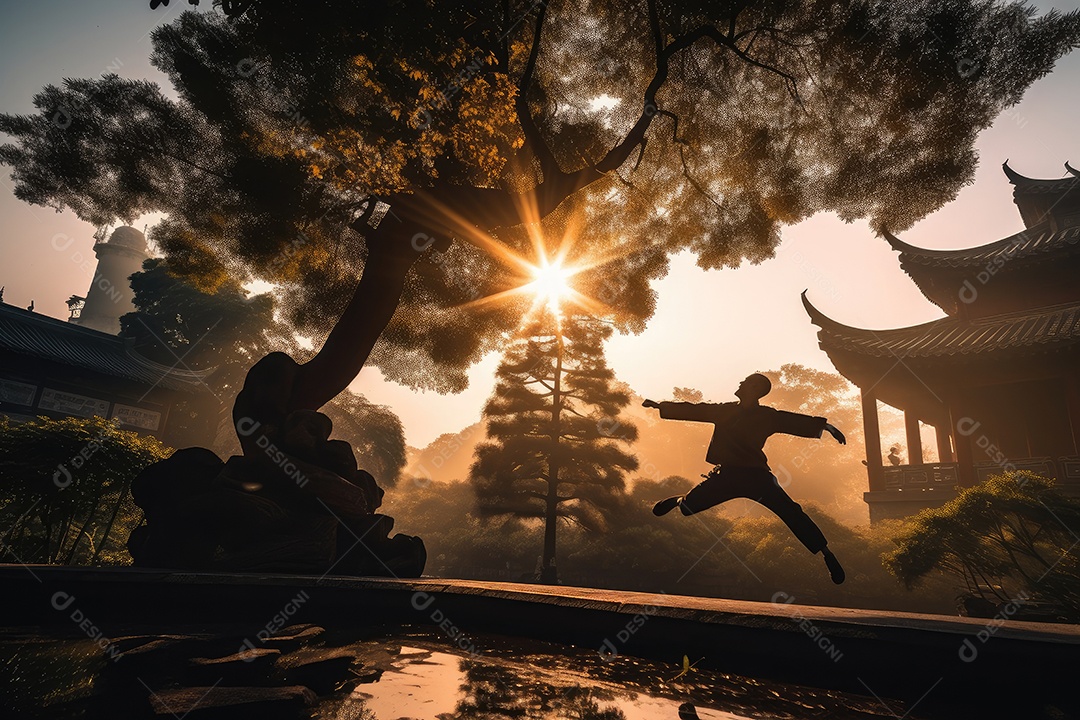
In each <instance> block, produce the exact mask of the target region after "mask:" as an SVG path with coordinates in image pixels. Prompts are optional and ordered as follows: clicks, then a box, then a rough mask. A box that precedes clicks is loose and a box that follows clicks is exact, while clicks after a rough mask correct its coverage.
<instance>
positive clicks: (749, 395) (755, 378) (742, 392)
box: [735, 373, 772, 400]
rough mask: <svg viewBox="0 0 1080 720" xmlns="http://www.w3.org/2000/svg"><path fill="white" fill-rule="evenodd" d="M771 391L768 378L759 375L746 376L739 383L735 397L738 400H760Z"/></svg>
mask: <svg viewBox="0 0 1080 720" xmlns="http://www.w3.org/2000/svg"><path fill="white" fill-rule="evenodd" d="M770 390H772V383H771V382H770V381H769V378H767V377H765V376H764V375H762V374H761V373H754V374H752V375H747V376H746V379H745V380H743V381H742V382H741V383H739V389H738V390H736V391H735V397H737V398H739V399H740V400H760V399H761V398H763V397H765V396H766V395H768V394H769V391H770Z"/></svg>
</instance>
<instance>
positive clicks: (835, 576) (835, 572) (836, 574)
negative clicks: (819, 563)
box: [821, 548, 847, 585]
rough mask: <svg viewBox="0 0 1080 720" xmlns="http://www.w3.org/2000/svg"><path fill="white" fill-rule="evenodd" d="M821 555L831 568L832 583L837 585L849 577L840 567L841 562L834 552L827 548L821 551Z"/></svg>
mask: <svg viewBox="0 0 1080 720" xmlns="http://www.w3.org/2000/svg"><path fill="white" fill-rule="evenodd" d="M821 554H822V555H823V556H824V557H825V566H826V567H827V568H829V575H830V576H831V577H832V581H833V582H834V583H836V584H837V585H839V584H840V583H842V582H844V578H846V577H847V576H846V575H845V574H844V568H843V566H841V565H840V561H839V560H837V559H836V556H835V555H833V554H832V550H830V549H829V548H825V549H823V550H822V551H821Z"/></svg>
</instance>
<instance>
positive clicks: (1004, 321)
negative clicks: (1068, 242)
mask: <svg viewBox="0 0 1080 720" xmlns="http://www.w3.org/2000/svg"><path fill="white" fill-rule="evenodd" d="M802 300H803V307H804V308H805V309H806V312H807V314H808V315H809V316H810V320H811V322H813V323H814V324H815V325H817V326H818V327H820V328H821V331H820V332H819V333H818V340H819V341H820V344H821V348H822V349H823V350H825V351H826V352H827V353H828V354H829V355H830V357H832V355H833V353H836V352H844V353H854V354H857V355H860V356H864V357H878V358H883V357H884V358H905V359H907V358H911V359H915V358H942V357H944V358H951V357H957V356H971V355H984V356H985V355H991V354H995V353H1000V352H1010V351H1015V350H1023V349H1025V348H1029V349H1036V348H1037V349H1040V350H1052V349H1056V348H1061V347H1069V346H1076V345H1080V303H1068V304H1065V305H1058V306H1054V307H1048V308H1042V309H1040V310H1037V311H1027V312H1017V313H1008V314H1004V315H996V316H993V317H988V318H980V319H978V320H963V319H959V318H951V317H945V318H941V319H938V320H931V321H930V322H926V323H921V324H919V325H912V326H909V327H903V328H895V329H891V330H867V329H864V328H855V327H851V326H849V325H844V324H843V323H840V322H837V321H836V320H833V319H832V318H830V317H827V316H826V315H825V314H824V313H822V312H821V311H820V310H818V309H817V308H816V307H814V306H813V304H812V303H811V302H810V300H809V299H808V298H807V297H806V293H805V291H804V292H803V295H802Z"/></svg>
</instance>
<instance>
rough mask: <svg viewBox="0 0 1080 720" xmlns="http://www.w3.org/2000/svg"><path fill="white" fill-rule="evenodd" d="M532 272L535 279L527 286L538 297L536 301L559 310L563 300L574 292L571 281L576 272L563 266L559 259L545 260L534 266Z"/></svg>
mask: <svg viewBox="0 0 1080 720" xmlns="http://www.w3.org/2000/svg"><path fill="white" fill-rule="evenodd" d="M531 274H532V278H533V280H532V282H531V283H529V284H528V286H527V287H528V289H529V291H531V292H532V293H533V295H534V296H535V297H536V301H537V302H538V303H545V304H547V306H548V307H549V308H551V309H552V310H554V311H556V312H558V310H559V307H560V305H561V304H562V302H563V300H565V299H566V298H567V297H569V295H570V293H571V292H573V289H572V288H571V287H570V282H569V281H570V277H571V276H572V275H573V274H574V273H573V271H572V270H570V269H569V268H565V267H563V266H562V263H561V262H559V261H555V262H548V261H547V260H544V261H543V262H542V263H541V264H540V265H537V266H534V267H533V268H532V270H531Z"/></svg>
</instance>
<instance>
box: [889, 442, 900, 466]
mask: <svg viewBox="0 0 1080 720" xmlns="http://www.w3.org/2000/svg"><path fill="white" fill-rule="evenodd" d="M885 459H886V460H888V461H889V464H890V465H892V466H894V467H895V466H896V465H899V464H900V463H901V462H903V461H902V460H901V459H900V446H899V445H893V446H892V447H891V448H889V454H888V456H887V457H886V458H885Z"/></svg>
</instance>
